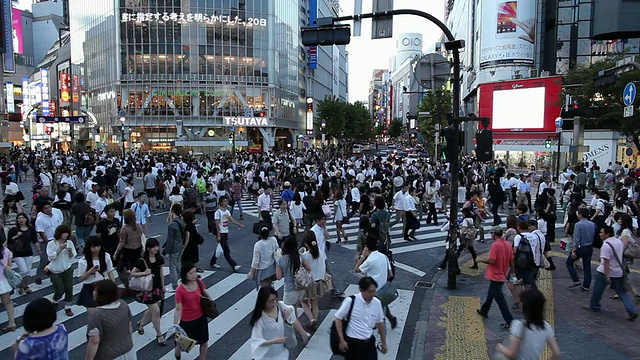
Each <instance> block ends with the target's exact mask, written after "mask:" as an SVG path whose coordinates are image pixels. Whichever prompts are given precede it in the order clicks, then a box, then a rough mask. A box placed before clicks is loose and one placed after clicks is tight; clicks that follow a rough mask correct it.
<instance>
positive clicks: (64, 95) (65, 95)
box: [60, 72, 69, 102]
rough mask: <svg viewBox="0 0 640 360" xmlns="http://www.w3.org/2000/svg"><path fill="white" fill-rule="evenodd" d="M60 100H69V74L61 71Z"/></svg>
mask: <svg viewBox="0 0 640 360" xmlns="http://www.w3.org/2000/svg"><path fill="white" fill-rule="evenodd" d="M60 100H61V101H62V102H69V74H67V73H65V72H61V73H60Z"/></svg>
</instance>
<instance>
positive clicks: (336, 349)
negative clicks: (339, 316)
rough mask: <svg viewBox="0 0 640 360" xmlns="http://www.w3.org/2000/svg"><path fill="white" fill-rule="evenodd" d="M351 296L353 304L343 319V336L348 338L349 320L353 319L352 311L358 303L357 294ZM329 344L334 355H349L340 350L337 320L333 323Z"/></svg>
mask: <svg viewBox="0 0 640 360" xmlns="http://www.w3.org/2000/svg"><path fill="white" fill-rule="evenodd" d="M349 298H351V305H349V312H348V313H347V316H346V317H345V318H344V320H342V336H343V337H344V339H345V340H346V338H347V326H349V320H350V319H351V312H353V305H354V304H355V303H356V297H355V295H351V296H349ZM329 344H330V346H331V352H332V353H333V354H334V355H342V356H345V355H347V354H346V353H344V352H342V350H340V336H339V335H338V328H337V327H336V321H335V320H333V322H332V323H331V330H330V332H329Z"/></svg>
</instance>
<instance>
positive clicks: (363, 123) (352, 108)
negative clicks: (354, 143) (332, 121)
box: [344, 101, 373, 140]
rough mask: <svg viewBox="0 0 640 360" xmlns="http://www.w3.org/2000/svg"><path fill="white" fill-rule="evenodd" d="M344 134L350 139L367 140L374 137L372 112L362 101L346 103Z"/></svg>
mask: <svg viewBox="0 0 640 360" xmlns="http://www.w3.org/2000/svg"><path fill="white" fill-rule="evenodd" d="M346 110H347V111H346V114H345V125H344V134H345V137H347V138H350V139H360V140H366V139H370V138H371V137H373V131H371V128H372V127H373V123H372V121H371V114H370V113H369V111H368V110H367V108H366V107H365V106H364V104H363V103H362V102H360V101H356V102H355V103H353V104H346Z"/></svg>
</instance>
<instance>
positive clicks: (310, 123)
mask: <svg viewBox="0 0 640 360" xmlns="http://www.w3.org/2000/svg"><path fill="white" fill-rule="evenodd" d="M307 133H308V134H310V133H313V98H307Z"/></svg>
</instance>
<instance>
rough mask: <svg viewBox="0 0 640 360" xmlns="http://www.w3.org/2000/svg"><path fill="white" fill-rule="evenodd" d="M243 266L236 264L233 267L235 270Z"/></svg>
mask: <svg viewBox="0 0 640 360" xmlns="http://www.w3.org/2000/svg"><path fill="white" fill-rule="evenodd" d="M241 267H242V266H240V265H236V266H234V267H233V271H238V270H240V268H241Z"/></svg>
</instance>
